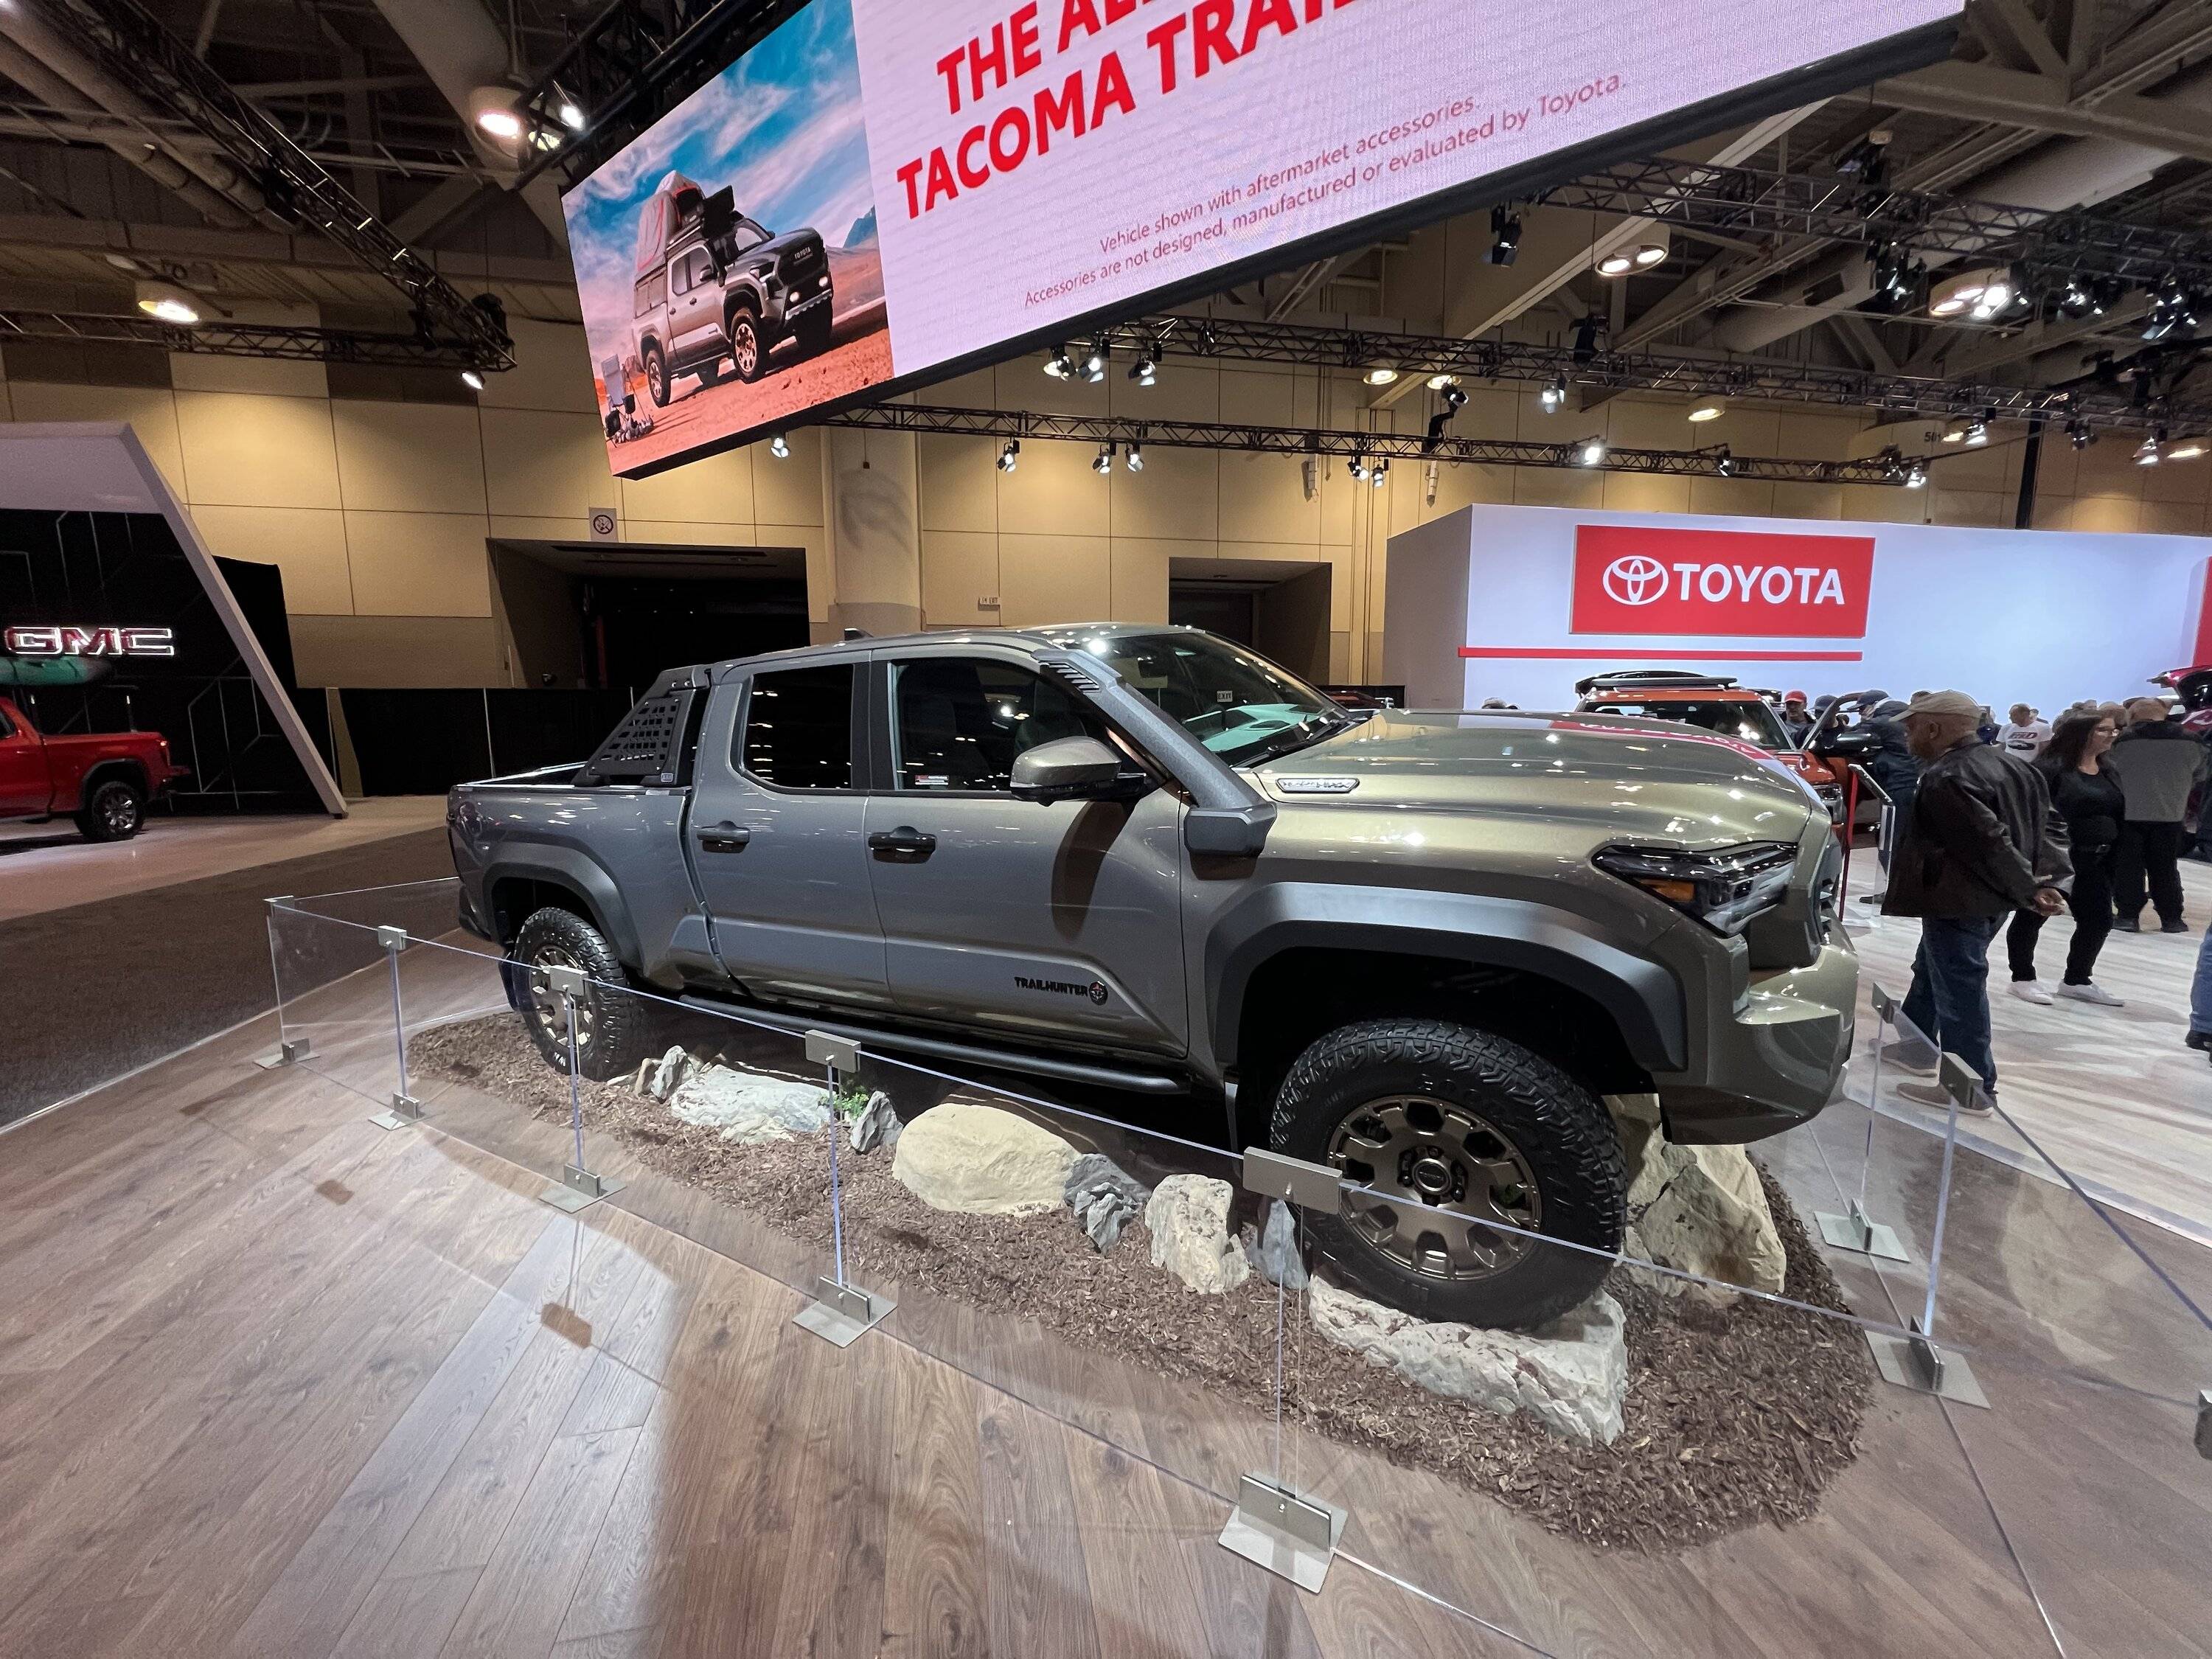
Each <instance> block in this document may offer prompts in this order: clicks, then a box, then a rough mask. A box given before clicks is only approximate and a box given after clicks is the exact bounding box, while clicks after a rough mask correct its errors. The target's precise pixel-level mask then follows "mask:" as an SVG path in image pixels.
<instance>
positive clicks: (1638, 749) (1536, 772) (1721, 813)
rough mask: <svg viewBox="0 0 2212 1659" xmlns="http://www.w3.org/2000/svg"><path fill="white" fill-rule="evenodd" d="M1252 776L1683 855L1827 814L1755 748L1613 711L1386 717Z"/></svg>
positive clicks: (1326, 793)
mask: <svg viewBox="0 0 2212 1659" xmlns="http://www.w3.org/2000/svg"><path fill="white" fill-rule="evenodd" d="M1255 777H1256V779H1257V780H1258V781H1259V782H1260V783H1261V787H1263V788H1264V789H1265V790H1266V791H1267V793H1268V794H1269V796H1271V797H1272V798H1273V799H1276V800H1278V801H1280V802H1283V803H1285V805H1297V806H1300V807H1304V806H1314V807H1324V808H1325V807H1330V806H1343V807H1348V808H1352V809H1364V810H1366V811H1375V810H1376V809H1378V808H1379V809H1384V810H1389V809H1391V808H1397V809H1401V810H1404V809H1411V810H1413V811H1424V810H1425V811H1437V812H1481V813H1486V814H1503V815H1508V816H1519V815H1531V816H1537V817H1546V818H1549V819H1553V820H1559V821H1567V820H1575V819H1580V820H1582V821H1583V822H1586V823H1591V824H1593V825H1597V826H1604V827H1607V828H1609V829H1613V830H1614V831H1616V832H1618V833H1633V834H1638V835H1642V836H1650V837H1652V838H1654V839H1661V840H1665V841H1668V842H1676V843H1680V844H1684V845H1724V844H1727V843H1729V842H1739V841H1744V840H1776V841H1795V840H1796V839H1798V837H1799V836H1800V835H1801V834H1802V830H1803V828H1804V825H1805V823H1806V822H1807V819H1808V816H1810V815H1812V814H1814V813H1818V814H1819V815H1820V817H1821V818H1822V819H1823V820H1824V821H1825V819H1826V810H1825V809H1824V808H1823V807H1821V805H1820V802H1819V800H1818V799H1817V798H1816V797H1814V795H1813V794H1812V793H1811V792H1810V791H1809V790H1808V788H1807V787H1805V786H1804V785H1803V784H1802V783H1800V782H1799V781H1797V780H1796V778H1794V777H1793V776H1792V775H1790V773H1789V772H1788V771H1787V770H1786V769H1784V766H1783V765H1782V764H1781V763H1780V762H1779V761H1778V759H1777V758H1776V757H1773V756H1771V755H1769V754H1767V753H1765V751H1764V750H1759V749H1756V748H1753V747H1752V746H1751V745H1750V744H1743V743H1738V742H1736V741H1735V739H1733V738H1723V737H1720V736H1717V735H1715V734H1712V733H1709V732H1692V731H1687V730H1686V729H1685V728H1683V727H1682V726H1678V725H1675V724H1673V723H1672V722H1669V721H1665V720H1638V719H1634V718H1631V717H1627V716H1623V715H1613V714H1405V713H1400V712H1397V711H1384V712H1383V713H1380V714H1374V715H1370V717H1369V718H1368V719H1366V720H1363V721H1362V722H1361V723H1360V724H1359V725H1358V726H1352V727H1351V728H1349V729H1348V730H1346V731H1345V732H1340V733H1338V734H1337V735H1336V736H1335V737H1333V738H1328V739H1327V740H1325V741H1323V742H1322V743H1318V744H1314V745H1313V746H1312V747H1310V748H1308V749H1304V750H1299V751H1297V753H1296V754H1292V755H1287V756H1285V757H1283V758H1281V759H1280V760H1275V761H1269V762H1266V763H1263V764H1262V765H1261V766H1260V767H1259V768H1257V769H1255Z"/></svg>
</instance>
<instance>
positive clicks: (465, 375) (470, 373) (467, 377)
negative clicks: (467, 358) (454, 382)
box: [461, 368, 483, 392]
mask: <svg viewBox="0 0 2212 1659" xmlns="http://www.w3.org/2000/svg"><path fill="white" fill-rule="evenodd" d="M461 384H462V385H463V386H466V387H468V389H469V390H470V391H471V392H482V391H483V375H481V374H477V372H476V370H474V369H473V368H465V369H463V370H462V371H461Z"/></svg>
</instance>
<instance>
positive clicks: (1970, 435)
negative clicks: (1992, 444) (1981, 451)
mask: <svg viewBox="0 0 2212 1659" xmlns="http://www.w3.org/2000/svg"><path fill="white" fill-rule="evenodd" d="M1989 441H1990V423H1989V422H1987V421H1969V422H1966V446H1967V447H1968V448H1970V449H1971V448H1974V447H1978V446H1979V445H1982V444H1985V443H1987V442H1989Z"/></svg>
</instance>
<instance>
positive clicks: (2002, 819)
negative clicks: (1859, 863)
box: [1881, 691, 2074, 1112]
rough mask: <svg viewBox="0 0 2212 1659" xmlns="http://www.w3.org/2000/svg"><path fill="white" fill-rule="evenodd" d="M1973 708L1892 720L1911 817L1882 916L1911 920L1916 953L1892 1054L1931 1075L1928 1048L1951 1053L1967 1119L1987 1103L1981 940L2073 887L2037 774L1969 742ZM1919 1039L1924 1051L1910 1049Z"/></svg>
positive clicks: (1917, 702) (2042, 909)
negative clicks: (1969, 1076) (1968, 1083)
mask: <svg viewBox="0 0 2212 1659" xmlns="http://www.w3.org/2000/svg"><path fill="white" fill-rule="evenodd" d="M1981 717H1982V707H1981V705H1980V704H1979V703H1978V702H1975V701H1974V700H1973V699H1972V697H1970V696H1967V695H1966V693H1965V692H1963V691H1937V692H1934V693H1931V694H1929V695H1927V696H1920V697H1916V698H1915V699H1914V700H1913V701H1912V702H1911V703H1910V704H1909V705H1907V707H1906V708H1905V713H1904V714H1903V715H1902V716H1900V717H1899V723H1900V724H1901V725H1902V726H1904V727H1905V738H1906V741H1907V742H1908V743H1909V744H1911V750H1912V753H1913V755H1914V757H1916V758H1917V760H1918V761H1919V762H1920V763H1921V768H1922V769H1921V773H1920V778H1919V787H1918V788H1917V790H1916V791H1915V792H1914V796H1913V803H1912V810H1911V811H1910V812H1909V813H1907V814H1905V817H1904V820H1903V823H1904V830H1903V833H1902V834H1901V835H1900V836H1899V838H1898V842H1897V849H1896V852H1895V854H1894V855H1893V857H1892V859H1891V860H1890V872H1889V892H1888V894H1887V896H1886V897H1885V898H1884V899H1883V900H1882V906H1881V909H1882V914H1883V915H1888V916H1917V917H1918V918H1920V948H1919V950H1918V951H1917V952H1916V953H1915V954H1914V956H1913V958H1912V985H1911V989H1910V990H1908V991H1907V992H1906V993H1905V1006H1904V1014H1905V1019H1906V1021H1907V1022H1908V1024H1909V1026H1910V1033H1909V1034H1908V1036H1907V1037H1906V1039H1905V1041H1904V1042H1899V1043H1898V1044H1896V1045H1894V1048H1893V1053H1894V1054H1895V1057H1896V1058H1897V1059H1898V1060H1899V1061H1900V1062H1901V1063H1903V1065H1904V1066H1905V1067H1906V1069H1908V1070H1911V1071H1917V1072H1921V1073H1930V1074H1932V1073H1934V1072H1935V1070H1936V1055H1935V1054H1933V1053H1931V1052H1929V1049H1928V1048H1927V1046H1926V1044H1927V1043H1928V1042H1932V1043H1934V1044H1935V1045H1936V1047H1937V1048H1941V1049H1946V1050H1948V1051H1949V1052H1950V1053H1952V1054H1956V1055H1958V1056H1959V1058H1960V1060H1964V1061H1965V1062H1966V1064H1967V1065H1969V1066H1972V1067H1973V1069H1974V1070H1975V1071H1976V1072H1977V1073H1978V1074H1979V1075H1980V1077H1981V1079H1982V1091H1981V1094H1980V1095H1979V1096H1978V1097H1977V1098H1976V1100H1975V1102H1974V1103H1973V1104H1972V1106H1971V1107H1970V1108H1968V1109H1969V1110H1973V1111H1984V1112H1985V1111H1989V1110H1990V1109H1992V1108H1994V1106H1995V1105H1996V1089H1997V1068H1996V1059H1995V1057H1994V1056H1993V1055H1992V1054H1990V957H1989V951H1990V940H1991V939H1995V938H1996V934H1997V929H1998V928H1999V927H2001V926H2002V924H2003V921H2004V919H2005V917H2006V916H2008V915H2010V914H2011V913H2012V912H2013V911H2015V910H2033V911H2035V912H2036V913H2037V914H2039V915H2045V916H2053V915H2057V914H2058V912H2059V911H2060V910H2062V909H2063V908H2065V904H2066V898H2065V890H2066V888H2067V886H2068V884H2069V883H2070V882H2071V881H2072V879H2073V873H2074V872H2073V866H2072V865H2071V864H2070V863H2069V861H2068V859H2067V855H2066V826H2065V823H2063V820H2061V819H2060V817H2058V815H2057V813H2056V812H2054V811H2051V792H2050V789H2049V787H2047V786H2046V785H2045V782H2044V781H2043V775H2042V774H2041V773H2040V772H2039V771H2037V770H2036V769H2035V768H2034V767H2033V766H2031V765H2029V764H2028V763H2027V762H2026V761H2023V760H2021V759H2020V758H2019V757H2017V756H2014V755H2008V754H2007V753H2005V751H2004V750H2002V749H2000V748H1998V747H1997V746H1996V744H1985V743H1982V742H1980V741H1979V740H1978V738H1977V737H1976V735H1975V731H1976V728H1977V726H1978V725H1979V724H1980V722H1981ZM1916 1037H1917V1038H1924V1039H1925V1040H1926V1042H1921V1041H1917V1040H1916ZM1898 1092H1899V1094H1900V1095H1902V1096H1903V1097H1905V1099H1907V1100H1911V1101H1915V1102H1917V1103H1920V1104H1922V1105H1924V1106H1942V1105H1944V1104H1946V1103H1948V1099H1949V1097H1948V1096H1947V1095H1946V1094H1945V1093H1944V1092H1943V1091H1942V1088H1941V1087H1940V1086H1939V1085H1936V1084H1932V1083H1929V1084H1910V1083H1908V1084H1904V1085H1899V1090H1898Z"/></svg>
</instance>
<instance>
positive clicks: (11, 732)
mask: <svg viewBox="0 0 2212 1659" xmlns="http://www.w3.org/2000/svg"><path fill="white" fill-rule="evenodd" d="M14 736H15V721H13V720H9V718H8V714H7V711H6V710H4V709H0V738H12V737H14Z"/></svg>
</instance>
